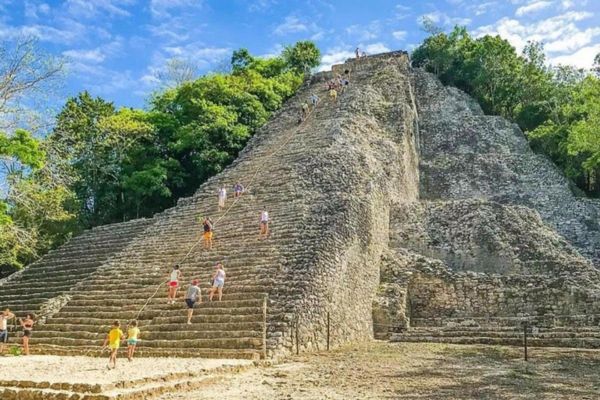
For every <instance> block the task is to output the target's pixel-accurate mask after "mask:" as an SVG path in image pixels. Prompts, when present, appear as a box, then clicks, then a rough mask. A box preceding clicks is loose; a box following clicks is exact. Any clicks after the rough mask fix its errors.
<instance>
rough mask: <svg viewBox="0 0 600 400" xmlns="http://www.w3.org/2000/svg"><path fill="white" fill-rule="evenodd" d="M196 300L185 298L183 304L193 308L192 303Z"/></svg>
mask: <svg viewBox="0 0 600 400" xmlns="http://www.w3.org/2000/svg"><path fill="white" fill-rule="evenodd" d="M195 303H196V302H195V301H194V300H192V299H185V304H187V306H188V308H194V304H195Z"/></svg>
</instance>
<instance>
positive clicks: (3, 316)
mask: <svg viewBox="0 0 600 400" xmlns="http://www.w3.org/2000/svg"><path fill="white" fill-rule="evenodd" d="M14 317H15V314H13V313H11V312H10V310H9V309H8V308H7V309H6V310H4V311H3V312H2V313H0V354H3V353H4V345H5V343H6V342H8V320H9V319H13V318H14Z"/></svg>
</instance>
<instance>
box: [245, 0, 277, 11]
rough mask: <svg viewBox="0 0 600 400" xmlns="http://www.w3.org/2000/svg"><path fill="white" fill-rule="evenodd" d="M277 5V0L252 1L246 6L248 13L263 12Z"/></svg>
mask: <svg viewBox="0 0 600 400" xmlns="http://www.w3.org/2000/svg"><path fill="white" fill-rule="evenodd" d="M276 4H277V0H253V1H251V2H250V4H249V5H248V11H250V12H256V11H264V10H266V9H267V8H270V7H273V6H275V5H276Z"/></svg>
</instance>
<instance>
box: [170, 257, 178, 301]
mask: <svg viewBox="0 0 600 400" xmlns="http://www.w3.org/2000/svg"><path fill="white" fill-rule="evenodd" d="M179 279H181V270H180V269H179V265H175V266H174V267H173V270H172V271H171V274H170V275H169V281H168V285H169V295H168V302H169V304H175V298H176V297H177V287H179Z"/></svg>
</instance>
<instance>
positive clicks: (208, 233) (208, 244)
mask: <svg viewBox="0 0 600 400" xmlns="http://www.w3.org/2000/svg"><path fill="white" fill-rule="evenodd" d="M202 228H203V229H204V234H203V235H202V237H203V238H204V248H205V249H206V250H211V249H212V239H213V223H212V221H211V220H210V218H208V217H204V222H202Z"/></svg>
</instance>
